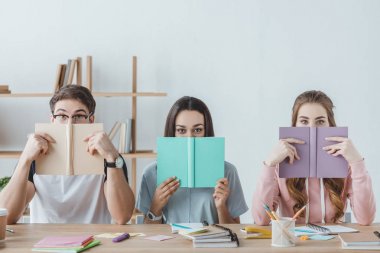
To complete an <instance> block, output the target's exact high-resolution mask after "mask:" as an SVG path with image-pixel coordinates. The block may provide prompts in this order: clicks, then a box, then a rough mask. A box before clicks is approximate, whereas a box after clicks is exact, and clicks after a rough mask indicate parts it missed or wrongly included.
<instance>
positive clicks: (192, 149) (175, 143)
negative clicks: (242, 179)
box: [157, 137, 224, 188]
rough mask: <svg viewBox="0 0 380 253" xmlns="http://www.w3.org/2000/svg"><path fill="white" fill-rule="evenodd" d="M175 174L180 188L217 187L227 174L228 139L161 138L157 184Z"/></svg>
mask: <svg viewBox="0 0 380 253" xmlns="http://www.w3.org/2000/svg"><path fill="white" fill-rule="evenodd" d="M173 176H176V177H177V179H179V180H180V187H188V188H200V187H215V185H216V181H217V180H218V179H221V178H223V177H224V138H220V137H200V138H193V137H189V138H187V137H160V138H158V140H157V185H160V184H161V183H162V182H163V181H165V180H166V179H168V178H169V177H173Z"/></svg>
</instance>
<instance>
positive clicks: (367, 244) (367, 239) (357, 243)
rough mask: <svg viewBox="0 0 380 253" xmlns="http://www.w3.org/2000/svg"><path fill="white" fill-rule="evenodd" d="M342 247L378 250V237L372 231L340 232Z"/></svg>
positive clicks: (379, 240)
mask: <svg viewBox="0 0 380 253" xmlns="http://www.w3.org/2000/svg"><path fill="white" fill-rule="evenodd" d="M339 238H340V240H341V242H342V249H357V250H380V238H379V237H377V236H376V235H375V234H374V232H373V231H365V232H359V233H356V234H340V235H339Z"/></svg>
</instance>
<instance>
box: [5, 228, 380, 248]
mask: <svg viewBox="0 0 380 253" xmlns="http://www.w3.org/2000/svg"><path fill="white" fill-rule="evenodd" d="M250 225H251V224H250ZM344 225H345V226H349V227H353V228H356V229H358V230H359V231H374V230H379V229H380V225H379V224H374V225H372V226H359V225H357V224H344ZM225 226H226V227H229V228H231V229H232V230H233V231H235V232H236V233H237V234H238V236H239V240H240V247H239V248H232V249H231V248H230V249H227V248H224V249H223V248H214V249H210V248H208V249H206V248H193V246H192V241H190V240H187V239H185V238H183V237H182V236H180V235H177V234H172V233H171V228H170V226H169V225H165V224H160V225H124V226H123V225H108V224H107V225H100V224H17V225H12V226H7V227H8V228H11V229H13V230H14V232H15V233H13V234H12V233H9V232H7V234H6V235H7V237H6V239H5V240H4V241H2V242H0V251H1V252H31V249H32V248H33V245H34V244H35V243H37V242H38V241H39V240H41V239H42V238H43V237H45V236H64V235H83V234H93V235H97V234H102V233H117V232H129V233H144V234H146V235H147V236H151V235H158V234H160V235H170V236H174V237H175V238H174V239H170V240H166V241H160V242H158V241H151V240H146V239H144V237H133V238H130V239H128V240H124V241H122V242H120V243H113V242H112V241H111V239H107V238H100V239H99V240H100V241H101V245H99V246H96V247H94V248H91V249H89V250H87V251H85V252H111V253H112V252H126V251H130V252H150V251H154V252H183V253H184V252H194V251H198V252H226V251H228V252H235V251H239V252H252V251H253V250H255V251H256V250H257V252H307V251H310V252H336V251H342V252H343V251H344V250H342V249H341V242H340V240H339V238H338V237H337V236H336V238H334V239H332V240H329V241H312V240H308V241H300V240H297V243H296V247H290V248H275V247H272V246H271V240H270V239H244V235H243V234H242V233H241V232H240V229H241V228H243V227H244V226H245V225H242V224H230V225H225ZM346 252H347V250H346ZM349 252H353V251H352V250H350V251H349ZM355 252H357V251H355ZM363 252H368V251H363Z"/></svg>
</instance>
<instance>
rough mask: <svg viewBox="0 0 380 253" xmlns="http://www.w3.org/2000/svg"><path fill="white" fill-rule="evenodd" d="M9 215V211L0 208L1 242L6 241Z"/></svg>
mask: <svg viewBox="0 0 380 253" xmlns="http://www.w3.org/2000/svg"><path fill="white" fill-rule="evenodd" d="M7 215H8V210H7V209H5V208H0V241H2V240H4V239H5V229H6V225H7Z"/></svg>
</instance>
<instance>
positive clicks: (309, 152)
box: [279, 127, 348, 178]
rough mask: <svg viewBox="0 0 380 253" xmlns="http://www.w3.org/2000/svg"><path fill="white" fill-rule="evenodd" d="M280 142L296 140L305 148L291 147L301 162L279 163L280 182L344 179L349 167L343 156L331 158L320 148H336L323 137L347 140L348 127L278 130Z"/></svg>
mask: <svg viewBox="0 0 380 253" xmlns="http://www.w3.org/2000/svg"><path fill="white" fill-rule="evenodd" d="M279 132H280V134H279V135H280V139H286V138H296V139H299V140H302V141H304V142H305V143H304V144H292V145H294V147H295V148H296V149H297V153H298V155H299V157H300V160H296V159H295V160H294V162H293V164H290V163H289V162H288V159H286V160H284V161H283V162H281V163H280V168H279V176H280V177H281V178H308V177H317V178H345V177H347V175H348V163H347V161H346V160H345V159H344V158H343V157H342V156H333V155H330V154H328V153H327V151H325V150H323V147H326V146H329V145H333V144H337V143H338V142H334V141H327V140H326V139H325V138H326V137H347V136H348V128H347V127H280V130H279Z"/></svg>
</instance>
